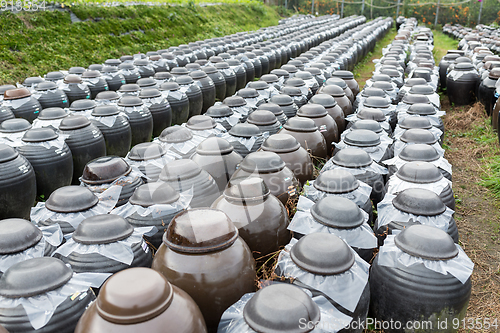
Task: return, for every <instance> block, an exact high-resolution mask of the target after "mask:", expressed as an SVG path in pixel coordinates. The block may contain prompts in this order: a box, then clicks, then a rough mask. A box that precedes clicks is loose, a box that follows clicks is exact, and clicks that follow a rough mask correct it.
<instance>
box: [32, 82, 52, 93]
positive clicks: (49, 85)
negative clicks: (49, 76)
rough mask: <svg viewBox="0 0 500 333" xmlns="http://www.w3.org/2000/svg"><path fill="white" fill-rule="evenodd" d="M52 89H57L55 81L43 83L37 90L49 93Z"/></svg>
mask: <svg viewBox="0 0 500 333" xmlns="http://www.w3.org/2000/svg"><path fill="white" fill-rule="evenodd" d="M50 89H57V84H56V83H55V82H53V81H42V82H40V83H39V84H38V85H37V86H36V88H35V90H36V91H47V90H50Z"/></svg>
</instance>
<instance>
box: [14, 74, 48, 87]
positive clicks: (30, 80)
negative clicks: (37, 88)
mask: <svg viewBox="0 0 500 333" xmlns="http://www.w3.org/2000/svg"><path fill="white" fill-rule="evenodd" d="M42 82H45V80H44V79H43V78H41V77H39V76H31V77H27V78H26V79H24V81H23V85H24V86H32V85H34V84H40V83H42ZM13 87H14V88H15V86H13Z"/></svg>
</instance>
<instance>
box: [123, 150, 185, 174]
mask: <svg viewBox="0 0 500 333" xmlns="http://www.w3.org/2000/svg"><path fill="white" fill-rule="evenodd" d="M129 154H130V152H129V153H128V154H127V157H125V161H127V163H128V164H129V165H130V167H131V168H132V170H135V171H136V172H141V170H140V169H141V168H144V172H145V174H144V178H146V179H148V180H151V178H150V177H148V173H149V172H148V171H151V172H155V171H156V170H158V169H160V171H161V169H163V167H164V166H165V165H166V164H167V163H169V162H172V161H175V160H176V159H177V158H176V157H174V156H172V155H171V154H167V153H165V154H164V155H163V156H161V157H159V158H155V159H151V160H145V161H134V160H131V159H130V158H129ZM155 169H156V170H155Z"/></svg>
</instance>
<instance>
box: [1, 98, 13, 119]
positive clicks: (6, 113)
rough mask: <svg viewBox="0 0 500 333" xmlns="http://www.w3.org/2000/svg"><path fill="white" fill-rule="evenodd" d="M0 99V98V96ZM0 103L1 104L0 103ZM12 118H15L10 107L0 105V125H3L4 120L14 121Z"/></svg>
mask: <svg viewBox="0 0 500 333" xmlns="http://www.w3.org/2000/svg"><path fill="white" fill-rule="evenodd" d="M0 97H1V95H0ZM0 103H1V101H0ZM14 118H15V116H14V113H13V112H12V110H11V109H10V107H9V106H6V105H1V104H0V124H1V123H3V122H4V121H5V120H9V119H14Z"/></svg>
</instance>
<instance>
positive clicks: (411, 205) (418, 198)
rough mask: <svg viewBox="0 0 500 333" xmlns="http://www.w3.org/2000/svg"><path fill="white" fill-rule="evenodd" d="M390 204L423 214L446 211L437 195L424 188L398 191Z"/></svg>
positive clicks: (416, 213)
mask: <svg viewBox="0 0 500 333" xmlns="http://www.w3.org/2000/svg"><path fill="white" fill-rule="evenodd" d="M392 204H393V205H394V207H395V208H397V209H399V210H400V211H403V212H406V213H409V214H414V215H423V216H435V215H439V214H442V213H444V212H445V211H446V205H445V204H444V203H443V201H442V200H441V198H439V196H438V195H437V194H436V193H434V192H432V191H430V190H426V189H422V188H409V189H406V190H404V191H402V192H400V193H399V194H398V195H397V196H396V197H395V198H394V199H392Z"/></svg>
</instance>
